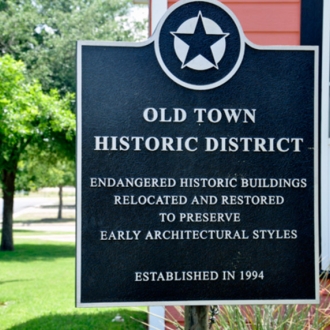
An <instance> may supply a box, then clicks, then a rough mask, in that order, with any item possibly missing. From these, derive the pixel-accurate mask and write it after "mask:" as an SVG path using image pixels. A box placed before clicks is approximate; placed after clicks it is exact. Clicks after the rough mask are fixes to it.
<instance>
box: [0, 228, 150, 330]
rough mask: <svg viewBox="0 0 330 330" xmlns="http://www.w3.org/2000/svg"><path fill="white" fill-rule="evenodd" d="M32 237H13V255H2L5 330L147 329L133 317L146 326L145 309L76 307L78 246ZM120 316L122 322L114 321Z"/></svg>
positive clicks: (0, 321) (0, 309) (0, 302)
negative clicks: (76, 254) (76, 258)
mask: <svg viewBox="0 0 330 330" xmlns="http://www.w3.org/2000/svg"><path fill="white" fill-rule="evenodd" d="M31 234H32V233H24V231H19V232H17V233H15V236H16V238H15V251H13V252H2V251H0V329H1V330H4V329H11V330H23V329H26V330H40V329H42V330H43V329H45V330H46V329H47V330H53V329H54V330H55V329H56V330H61V329H67V330H73V329H79V330H83V329H118V330H119V329H132V330H135V329H145V327H144V326H143V325H142V324H141V323H140V322H138V321H134V320H133V318H134V319H138V320H141V321H144V322H146V320H147V313H146V308H142V309H141V308H140V309H138V308H120V309H115V308H102V309H101V308H88V309H77V308H75V301H74V299H75V298H74V297H75V245H74V243H60V242H53V241H42V240H37V239H32V238H28V237H26V238H24V235H27V236H29V235H31ZM33 234H36V233H35V232H34V233H33ZM38 234H40V233H38ZM18 237H19V238H18ZM118 313H119V314H120V315H121V316H122V318H123V319H124V322H112V320H113V319H114V317H115V316H116V315H117V314H118Z"/></svg>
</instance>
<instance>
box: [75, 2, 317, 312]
mask: <svg viewBox="0 0 330 330" xmlns="http://www.w3.org/2000/svg"><path fill="white" fill-rule="evenodd" d="M316 68H317V49H316V48H315V47H259V46H256V45H253V44H251V43H250V42H249V41H248V40H247V39H246V38H245V36H244V34H243V31H242V28H241V26H240V24H239V22H238V20H237V18H236V17H235V16H234V15H233V13H232V12H231V11H230V10H229V9H228V8H226V7H225V6H224V5H222V4H221V3H219V2H218V1H213V0H211V1H210V0H208V1H181V2H179V3H177V4H176V5H174V6H172V7H171V9H170V10H169V11H168V12H167V13H166V15H165V16H164V17H163V19H162V20H161V22H160V24H159V25H158V28H157V30H156V32H155V34H154V35H153V36H152V38H150V39H149V40H148V41H146V42H144V43H120V42H115V43H113V42H79V43H78V156H77V157H78V158H77V171H78V176H77V191H78V193H77V206H78V207H77V218H78V222H77V305H78V306H110V305H136V304H140V305H147V304H149V305H152V304H162V305H170V304H185V305H192V304H199V305H200V304H214V303H217V304H227V303H235V304H248V303H262V304H264V303H272V304H273V303H312V302H317V299H318V260H317V258H318V251H317V246H318V241H317V235H316V234H317V216H316V215H317V204H316V203H315V202H314V201H315V200H316V197H317V196H316V195H317V184H316V183H317V144H316V141H317V138H316V137H317V125H318V123H317V119H316V117H315V116H314V113H315V114H316V113H317V111H316V103H317V95H316V93H317V87H316V84H317V76H316V71H317V70H316Z"/></svg>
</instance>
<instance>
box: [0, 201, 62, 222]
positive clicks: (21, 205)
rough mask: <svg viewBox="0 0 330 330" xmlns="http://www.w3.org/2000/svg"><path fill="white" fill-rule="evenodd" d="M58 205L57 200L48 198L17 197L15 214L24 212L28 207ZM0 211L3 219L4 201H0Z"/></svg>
mask: <svg viewBox="0 0 330 330" xmlns="http://www.w3.org/2000/svg"><path fill="white" fill-rule="evenodd" d="M52 203H56V198H47V197H16V198H15V199H14V214H15V213H17V212H20V211H22V210H24V209H25V208H27V207H31V206H36V205H45V204H48V205H49V204H52ZM0 210H1V218H2V210H3V199H2V198H1V199H0Z"/></svg>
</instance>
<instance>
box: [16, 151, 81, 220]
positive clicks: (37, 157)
mask: <svg viewBox="0 0 330 330" xmlns="http://www.w3.org/2000/svg"><path fill="white" fill-rule="evenodd" d="M40 173H42V175H40ZM16 183H17V184H16V188H17V190H25V191H30V190H37V189H39V188H42V187H58V188H59V190H58V195H59V207H58V215H57V219H62V210H63V187H64V186H74V185H75V162H74V160H73V159H70V158H68V157H64V156H63V155H61V154H54V153H51V152H49V151H48V150H39V149H38V148H36V147H32V148H31V147H30V148H27V152H26V153H25V155H24V156H23V158H22V159H21V161H20V162H19V164H18V171H17V177H16Z"/></svg>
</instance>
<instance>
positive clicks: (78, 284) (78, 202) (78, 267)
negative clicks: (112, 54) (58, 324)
mask: <svg viewBox="0 0 330 330" xmlns="http://www.w3.org/2000/svg"><path fill="white" fill-rule="evenodd" d="M81 46H82V43H81V42H80V41H78V42H77V94H76V95H77V96H76V97H77V113H76V118H77V124H76V125H77V135H76V153H77V156H76V157H77V159H76V247H77V252H76V273H77V276H76V304H78V303H79V301H81V290H80V288H81V235H80V233H81V229H82V228H81V227H82V226H81V219H82V218H81V206H82V204H81V191H82V187H81V181H82V180H81V179H82V168H81V165H82V141H81V134H80V133H81V129H82V118H81V114H82V111H81V104H82V103H81V101H82V99H81V90H82V69H81V64H82V54H81V53H82V47H81Z"/></svg>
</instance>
